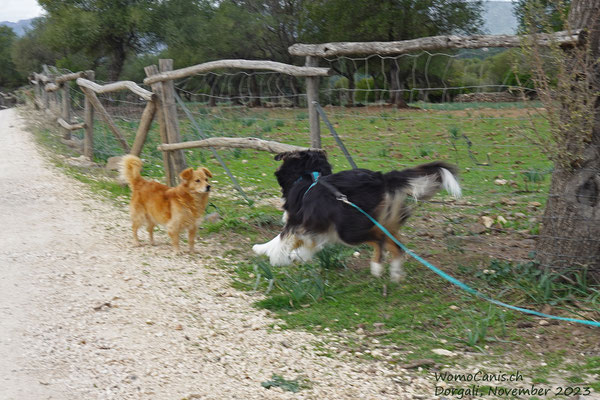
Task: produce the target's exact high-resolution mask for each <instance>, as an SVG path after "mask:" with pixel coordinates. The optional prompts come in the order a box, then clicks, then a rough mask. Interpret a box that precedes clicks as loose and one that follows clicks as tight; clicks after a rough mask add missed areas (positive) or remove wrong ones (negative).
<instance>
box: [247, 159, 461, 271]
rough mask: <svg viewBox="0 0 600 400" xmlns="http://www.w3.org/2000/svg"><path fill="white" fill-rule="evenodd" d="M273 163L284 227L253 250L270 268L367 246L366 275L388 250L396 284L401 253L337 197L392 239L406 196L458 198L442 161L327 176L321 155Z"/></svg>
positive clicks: (378, 267) (406, 207) (379, 267)
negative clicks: (330, 250)
mask: <svg viewBox="0 0 600 400" xmlns="http://www.w3.org/2000/svg"><path fill="white" fill-rule="evenodd" d="M275 160H278V161H279V160H282V161H283V164H282V165H281V166H280V167H279V169H278V170H277V171H276V172H275V176H276V177H277V181H278V182H279V185H280V186H281V190H282V192H283V199H284V200H285V204H284V206H283V208H284V210H285V213H284V215H283V220H284V222H285V227H284V228H283V231H282V232H281V233H280V234H279V235H277V236H276V237H275V238H274V239H273V240H271V241H270V242H268V243H265V244H257V245H254V246H253V247H252V249H253V250H254V252H255V253H257V254H264V255H267V256H268V257H269V259H270V262H271V264H272V265H288V264H290V263H291V262H292V261H296V260H297V261H302V262H306V261H309V260H310V259H311V258H312V256H313V255H314V254H315V253H317V252H318V251H319V250H321V249H322V248H323V247H324V246H325V245H327V244H329V243H336V242H337V243H340V242H341V243H344V244H347V245H358V244H361V243H368V244H370V245H372V246H373V248H374V251H373V258H372V260H371V273H372V274H373V275H375V276H381V275H382V274H383V264H382V262H383V252H384V250H389V251H390V253H391V254H392V260H391V262H390V278H391V280H392V281H395V282H398V281H400V280H402V279H403V278H404V276H405V273H404V270H403V268H402V264H403V263H404V251H403V250H402V249H401V248H399V247H398V246H397V245H396V244H395V243H394V242H393V241H392V240H391V239H389V238H388V237H387V236H386V235H385V234H384V233H383V232H382V231H381V230H380V229H378V228H377V227H376V226H375V225H374V224H373V223H372V222H371V221H370V220H369V219H368V218H367V217H366V216H365V215H363V214H362V213H361V212H360V211H358V210H357V209H355V208H354V207H352V206H350V205H348V204H346V203H344V202H342V201H340V200H339V199H338V198H339V197H340V195H342V194H343V195H345V196H346V197H347V199H348V200H349V201H350V202H353V203H354V204H356V205H357V206H359V207H360V208H362V209H363V210H364V211H365V212H367V213H368V214H369V215H371V216H372V217H373V218H375V220H377V221H378V222H379V223H380V224H381V225H383V226H384V227H385V228H386V229H387V230H388V231H390V232H391V233H393V234H395V233H396V232H397V231H398V229H399V228H400V226H402V225H403V224H404V222H405V221H406V219H407V218H408V217H409V216H410V213H411V208H412V207H411V204H410V202H409V201H407V198H408V197H409V196H410V197H412V199H413V201H412V203H414V200H427V199H430V198H431V197H433V195H434V194H435V193H437V192H438V191H439V190H440V189H442V188H443V189H445V190H446V191H448V192H449V193H450V194H452V195H453V196H455V197H459V196H460V194H461V189H460V186H459V184H458V182H457V180H456V177H455V173H456V169H455V167H453V166H451V165H449V164H446V163H443V162H432V163H429V164H423V165H419V166H417V167H414V168H408V169H405V170H402V171H392V172H388V173H381V172H374V171H370V170H367V169H354V170H349V171H342V172H338V173H336V174H332V170H331V165H330V164H329V162H328V161H327V157H326V154H325V152H323V151H319V150H306V151H295V152H286V153H281V154H278V155H276V156H275Z"/></svg>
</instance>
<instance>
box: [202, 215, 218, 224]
mask: <svg viewBox="0 0 600 400" xmlns="http://www.w3.org/2000/svg"><path fill="white" fill-rule="evenodd" d="M220 220H221V216H220V215H219V213H217V212H213V213H210V214H207V215H206V216H205V217H204V221H205V222H209V223H211V224H214V223H215V222H219V221H220Z"/></svg>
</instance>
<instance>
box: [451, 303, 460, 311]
mask: <svg viewBox="0 0 600 400" xmlns="http://www.w3.org/2000/svg"><path fill="white" fill-rule="evenodd" d="M449 308H450V309H451V310H454V311H458V310H460V307H459V306H455V305H454V304H453V305H451V306H450V307H449Z"/></svg>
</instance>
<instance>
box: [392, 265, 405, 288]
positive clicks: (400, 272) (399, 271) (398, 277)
mask: <svg viewBox="0 0 600 400" xmlns="http://www.w3.org/2000/svg"><path fill="white" fill-rule="evenodd" d="M403 264H404V260H402V259H395V260H392V262H391V263H390V280H391V281H392V282H395V283H400V282H402V281H403V280H404V279H405V278H406V271H404V268H402V265H403Z"/></svg>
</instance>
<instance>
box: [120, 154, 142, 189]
mask: <svg viewBox="0 0 600 400" xmlns="http://www.w3.org/2000/svg"><path fill="white" fill-rule="evenodd" d="M141 170H142V160H140V159H139V158H138V157H136V156H134V155H131V154H128V155H126V156H125V157H123V160H121V165H120V168H119V176H120V178H121V179H123V180H124V181H127V183H128V184H129V187H130V188H131V189H133V186H134V185H135V183H136V182H137V181H139V180H140V179H142V176H141V175H140V171H141Z"/></svg>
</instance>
